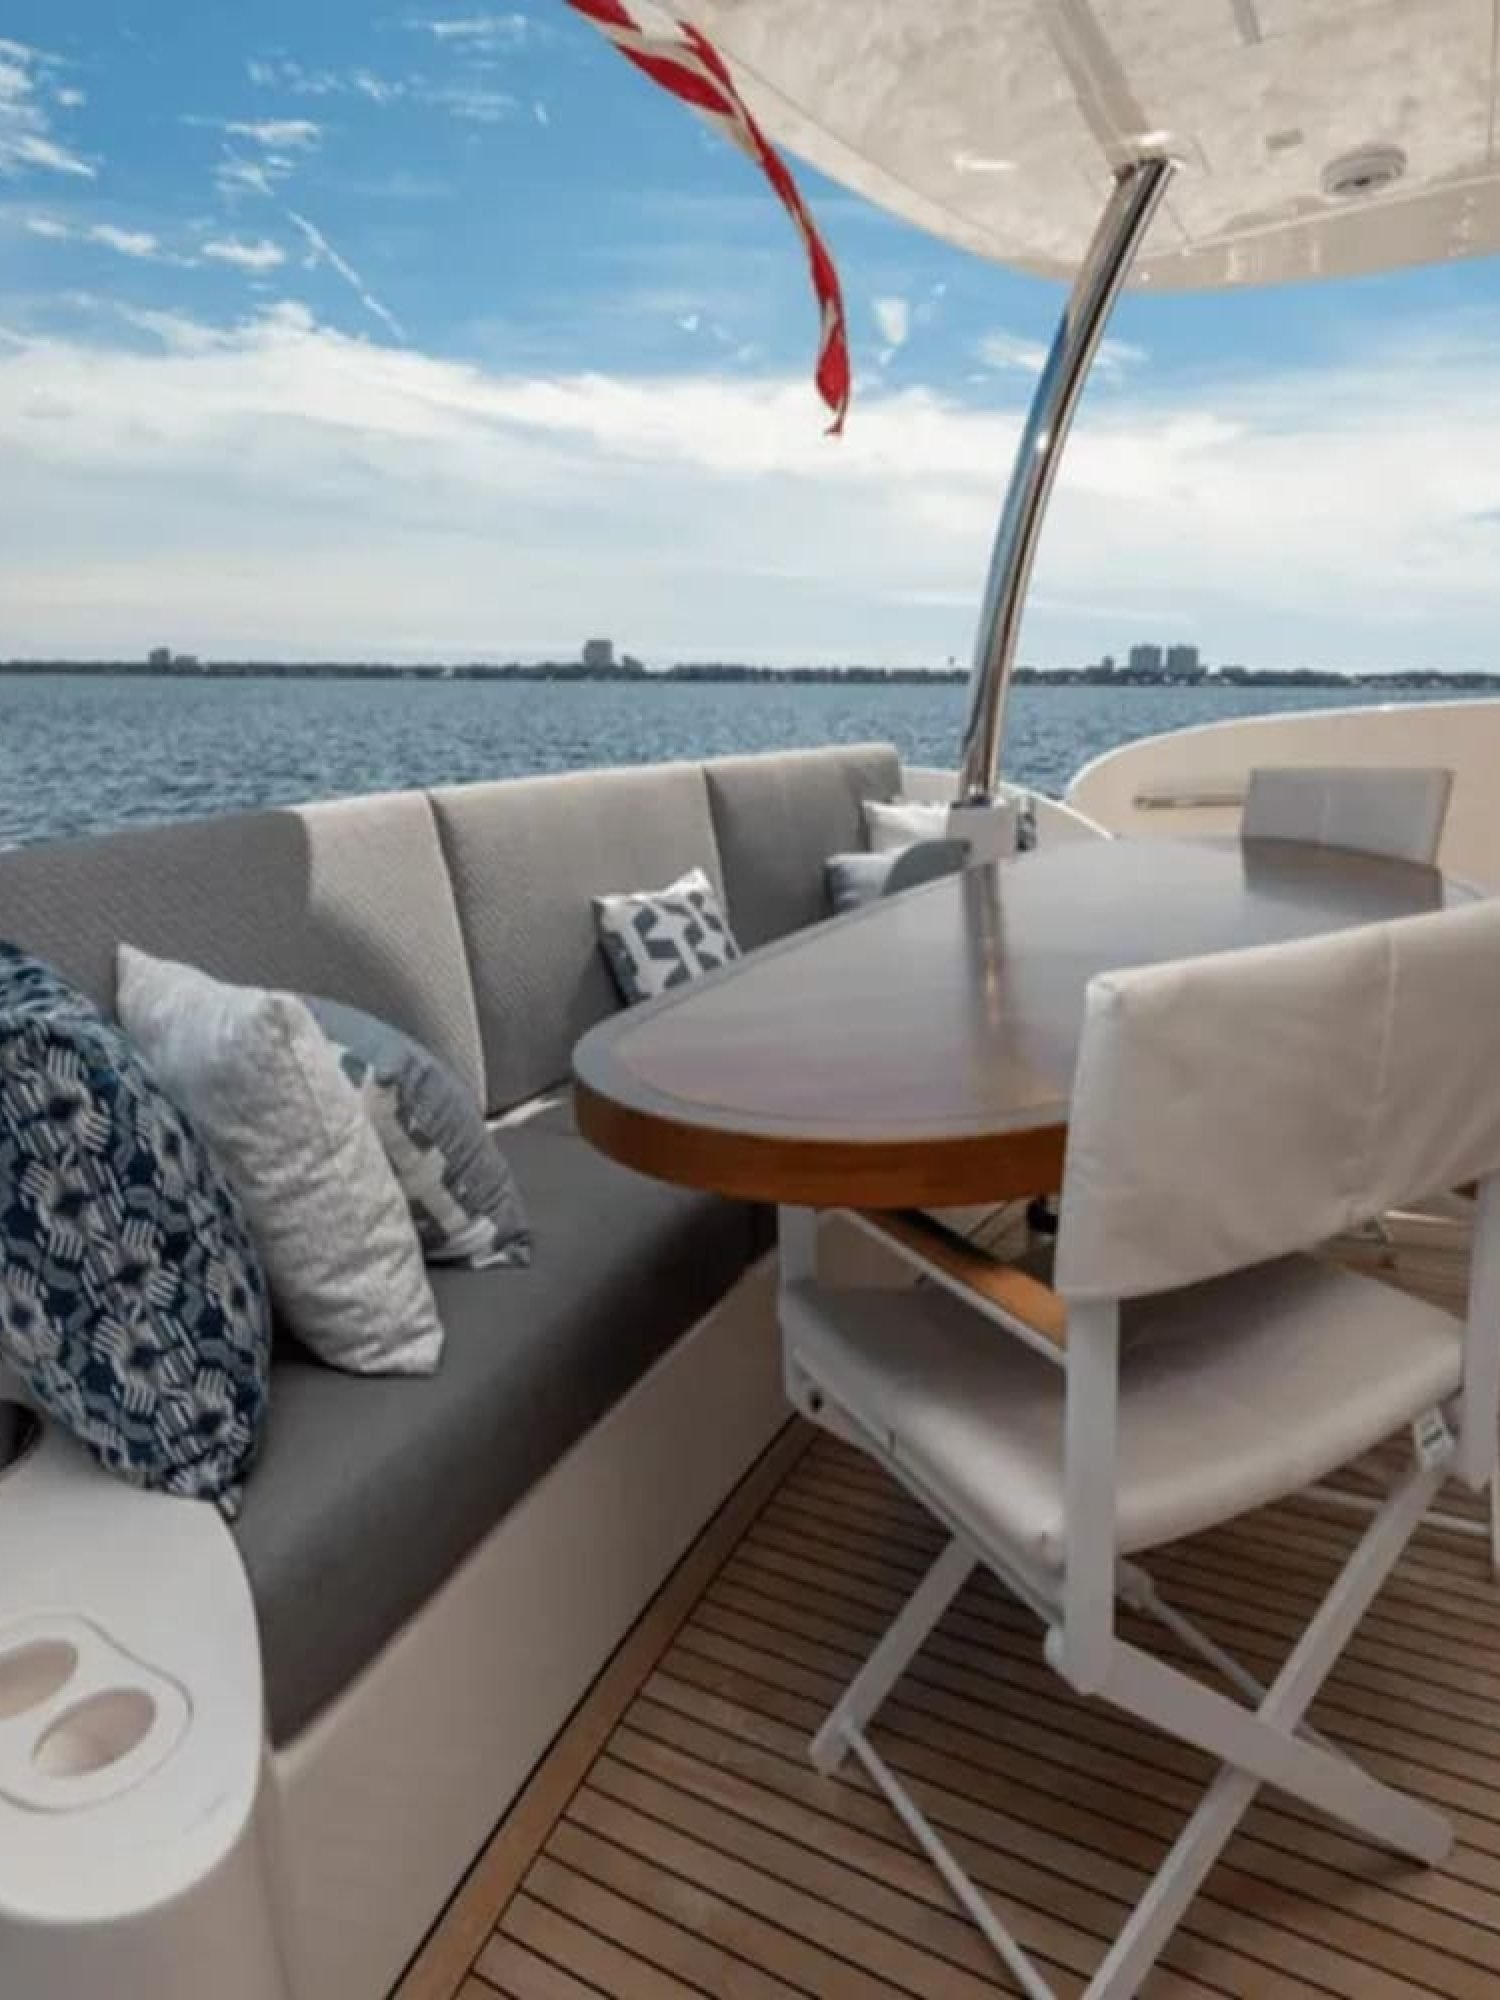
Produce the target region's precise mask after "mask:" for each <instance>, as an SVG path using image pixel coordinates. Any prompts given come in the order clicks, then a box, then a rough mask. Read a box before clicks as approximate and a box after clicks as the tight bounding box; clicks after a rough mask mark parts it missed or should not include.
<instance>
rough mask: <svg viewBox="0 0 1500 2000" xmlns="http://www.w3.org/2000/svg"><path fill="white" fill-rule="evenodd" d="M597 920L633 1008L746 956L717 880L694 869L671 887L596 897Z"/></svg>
mask: <svg viewBox="0 0 1500 2000" xmlns="http://www.w3.org/2000/svg"><path fill="white" fill-rule="evenodd" d="M594 921H595V923H596V924H597V925H598V928H599V942H600V944H601V945H602V946H603V947H604V955H605V957H606V958H607V959H608V960H609V968H610V971H611V972H612V973H613V974H614V976H615V984H616V985H617V986H618V987H619V989H620V997H621V999H622V1000H624V1001H625V1003H626V1005H627V1006H633V1005H634V1004H635V1002H636V1001H638V1000H655V999H656V998H657V997H658V996H659V995H660V994H662V993H665V992H666V991H667V990H668V988H669V987H673V986H685V985H686V984H687V983H688V981H689V980H690V979H697V978H699V977H700V976H701V975H702V974H703V973H705V972H716V971H717V970H718V968H719V967H720V966H721V965H728V964H729V962H730V960H731V959H736V958H738V957H739V955H740V948H739V946H738V945H737V944H736V943H735V941H734V933H733V932H732V931H731V930H730V928H729V924H728V921H727V919H726V918H725V915H724V912H723V910H722V909H720V907H719V899H718V897H717V896H716V895H715V894H714V887H713V884H712V882H710V881H709V879H708V877H707V876H706V875H705V874H704V872H703V870H702V869H701V868H692V869H689V871H688V873H687V874H686V875H680V876H679V877H678V878H677V880H676V881H675V882H671V883H668V885H667V887H666V888H665V889H646V890H642V891H640V892H639V893H638V894H635V895H629V896H596V897H595V898H594Z"/></svg>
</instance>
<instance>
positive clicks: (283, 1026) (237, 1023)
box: [118, 944, 443, 1375]
mask: <svg viewBox="0 0 1500 2000" xmlns="http://www.w3.org/2000/svg"><path fill="white" fill-rule="evenodd" d="M118 1008H119V1015H120V1021H121V1024H122V1025H123V1027H124V1029H125V1031H126V1033H127V1034H128V1035H129V1036H130V1038H131V1039H132V1041H134V1042H135V1044H136V1046H137V1047H138V1048H139V1049H140V1051H141V1053H142V1055H143V1056H144V1057H145V1058H146V1061H147V1063H148V1064H149V1065H150V1067H151V1069H152V1070H153V1071H154V1072H155V1075H156V1078H157V1081H158V1082H159V1083H160V1085H161V1087H162V1089H163V1090H164V1091H165V1092H166V1094H167V1095H168V1097H170V1098H172V1099H173V1101H174V1102H175V1103H176V1104H177V1105H178V1106H179V1108H180V1109H181V1110H183V1111H185V1112H186V1113H187V1115H188V1117H189V1118H191V1119H192V1121H193V1122H194V1124H195V1125H196V1126H197V1127H198V1129H199V1131H200V1132H201V1133H202V1134H203V1136H204V1138H205V1139H206V1140H207V1142H208V1144H209V1146H210V1147H211V1148H212V1149H213V1151H214V1153H215V1154H216V1155H217V1157H218V1159H219V1161H220V1164H221V1165H222V1166H223V1168H224V1170H225V1172H226V1173H227V1174H228V1176H229V1178H230V1180H231V1181H232V1182H233V1184H234V1187H235V1190H236V1192H237V1193H238V1195H239V1197H240V1200H241V1202H242V1203H243V1204H244V1209H245V1213H246V1216H247V1218H248V1220H249V1223H250V1228H251V1232H252V1234H253V1235H254V1237H255V1242H256V1247H257V1248H258V1250H259V1251H260V1254H261V1259H262V1262H263V1263H264V1265H265V1270H266V1276H267V1278H268V1279H269V1281H270V1286H271V1295H272V1297H273V1299H274V1300H275V1302H276V1305H277V1307H278V1308H279V1309H280V1311H281V1313H282V1314H283V1316H284V1317H285V1320H286V1323H287V1325H288V1326H289V1327H290V1329H291V1330H292V1332H293V1333H295V1334H296V1335H297V1336H298V1338H299V1339H300V1340H302V1341H303V1342H304V1343H305V1344H306V1346H307V1347H309V1348H310V1349H311V1350H312V1352H313V1353H314V1354H316V1355H317V1356H318V1358H319V1360H321V1361H326V1362H328V1363H329V1364H330V1365H331V1366H332V1367H335V1368H345V1369H348V1370H349V1371H350V1372H351V1373H353V1374H356V1375H430V1374H431V1373H432V1371H433V1369H434V1368H436V1366H437V1364H438V1360H439V1357H440V1356H441V1354H442V1350H443V1329H442V1324H441V1322H440V1321H439V1319H438V1315H437V1307H436V1304H435V1303H434V1301H433V1296H432V1287H431V1285H430V1284H429V1283H428V1280H427V1273H426V1270H425V1269H424V1267H423V1263H422V1249H421V1245H420V1243H419V1242H418V1241H417V1232H416V1229H415V1227H414V1225H413V1223H412V1219H411V1214H410V1211H409V1210H408V1208H407V1205H406V1197H405V1196H404V1195H403V1193H402V1192H401V1187H400V1184H399V1182H398V1181H397V1179H396V1176H395V1174H394V1173H393V1172H392V1170H391V1166H390V1163H389V1161H388V1160H387V1159H386V1156H385V1153H384V1151H383V1150H382V1148H381V1144H380V1140H379V1138H378V1137H377V1135H376V1132H375V1128H374V1126H373V1125H372V1124H371V1123H370V1120H369V1118H368V1117H367V1115H366V1113H365V1111H364V1109H363V1107H362V1106H361V1104H360V1101H359V1098H358V1097H357V1096H356V1095H355V1093H354V1092H353V1091H352V1090H351V1089H350V1088H349V1085H348V1083H347V1082H346V1081H345V1078H344V1075H343V1072H342V1070H341V1069H340V1067H339V1059H338V1055H337V1053H336V1051H335V1050H334V1048H333V1046H332V1044H331V1043H330V1042H329V1041H328V1039H327V1037H326V1036H325V1035H324V1033H323V1031H322V1029H321V1028H319V1026H318V1024H317V1022H316V1021H315V1020H314V1019H313V1017H312V1014H311V1013H310V1012H309V1010H308V1008H307V1007H306V1006H305V1005H304V1003H303V1002H302V1001H301V1000H299V999H297V998H296V996H295V995H294V994H290V993H274V992H266V991H264V990H263V989H260V988H257V987H253V986H227V985H225V984H224V983H223V982H222V981H221V980H217V979H211V978H210V977H209V976H208V974H207V973H205V972H199V971H198V970H197V969H196V967H194V966H190V965H176V964H173V963H172V962H171V961H170V960H168V959H160V958H151V957H149V956H148V955H147V954H146V953H145V952H142V951H136V950H135V949H134V948H133V947H132V946H130V945H128V944H122V945H121V946H120V951H119V997H118Z"/></svg>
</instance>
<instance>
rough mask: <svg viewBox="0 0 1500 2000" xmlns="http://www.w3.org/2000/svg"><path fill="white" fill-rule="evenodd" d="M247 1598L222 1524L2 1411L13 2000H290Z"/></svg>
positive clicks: (0, 1930) (5, 1864)
mask: <svg viewBox="0 0 1500 2000" xmlns="http://www.w3.org/2000/svg"><path fill="white" fill-rule="evenodd" d="M270 1801H271V1790H270V1787H269V1784H268V1783H267V1774H266V1764H265V1756H264V1750H263V1728H262V1703H261V1685H260V1664H259V1647H258V1644H257V1639H256V1631H255V1620H254V1613H253V1610H252V1606H251V1602H250V1594H249V1590H248V1588H247V1586H246V1583H245V1579H244V1574H243V1571H242V1570H241V1567H240V1563H239V1558H238V1556H237V1554H236V1551H235V1547H234V1543H233V1541H232V1540H231V1538H230V1535H229V1533H228V1531H227V1529H226V1528H225V1526H224V1524H223V1522H222V1521H221V1520H220V1518H219V1516H218V1515H217V1513H215V1512H214V1510H213V1509H212V1508H210V1507H206V1506H203V1505H201V1504H198V1503H195V1502H191V1501H186V1500H171V1499H166V1498H163V1497H161V1496H159V1495H155V1494H147V1493H140V1492H137V1491H136V1490H135V1489H133V1488H131V1487H128V1486H125V1485H122V1484H121V1482H120V1481H118V1480H117V1479H113V1478H111V1477H109V1476H108V1475H106V1474H105V1473H103V1472H101V1471H99V1470H98V1469H97V1468H95V1467H94V1466H93V1465H92V1464H90V1463H89V1461H88V1460H87V1459H86V1458H85V1457H84V1455H83V1453H82V1452H81V1451H80V1450H79V1449H78V1448H77V1447H76V1446H75V1445H73V1444H72V1443H71V1442H70V1441H69V1440H67V1439H65V1438H63V1437H61V1436H60V1435H58V1433H57V1432H55V1431H53V1430H50V1429H48V1428H47V1427H46V1426H45V1425H42V1426H37V1425H35V1424H34V1423H33V1421H32V1420H31V1418H30V1415H29V1413H26V1412H23V1411H21V1410H19V1409H18V1408H17V1406H16V1405H15V1404H14V1403H0V1993H3V1994H4V1995H5V2000H83V1996H84V1995H86V1994H88V1995H91V1994H108V1995H109V1996H110V2000H164V1996H166V1995H169V1994H175V1993H179V1992H182V1991H183V1990H184V1988H183V1986H182V1984H181V1977H182V1973H183V1969H184V1968H185V1967H189V1966H191V1967H194V1968H196V1969H197V1974H198V1976H200V1977H201V1979H202V1981H203V1984H202V1987H201V1989H200V1990H202V1991H204V1992H208V1991H212V1993H213V1995H214V2000H285V1996H286V1995H288V1994H289V1992H290V1990H291V1989H290V1986H289V1983H288V1979H287V1976H286V1971H285V1967H284V1965H283V1962H282V1958H281V1953H280V1949H279V1946H278V1943H277V1922H276V1908H277V1900H278V1899H277V1896H276V1891H275V1887H274V1884H273V1881H272V1870H271V1856H272V1853H273V1843H272V1842H271V1840H270V1839H269V1838H268V1837H267V1831H268V1830H267V1826H266V1817H267V1814H268V1812H269V1810H270Z"/></svg>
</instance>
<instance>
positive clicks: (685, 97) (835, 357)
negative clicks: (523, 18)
mask: <svg viewBox="0 0 1500 2000" xmlns="http://www.w3.org/2000/svg"><path fill="white" fill-rule="evenodd" d="M565 4H566V5H567V6H569V7H571V8H572V9H573V11H574V12H575V13H577V14H582V15H583V16H584V18H585V19H586V20H589V21H592V22H593V24H594V26H595V27H596V28H598V30H599V31H600V33H601V34H603V35H606V36H608V38H609V40H610V41H612V42H613V43H614V45H615V47H616V48H617V49H618V50H619V51H620V53H621V55H622V56H624V57H625V58H626V60H627V61H629V62H632V63H634V64H635V66H636V68H637V69H639V70H643V71H644V72H645V74H646V75H647V76H649V77H650V78H651V80H652V82H653V83H659V84H660V85H661V87H662V88H663V89H664V90H669V91H671V93H672V95H673V96H674V97H678V98H681V99H682V101H683V103H685V104H690V105H691V106H692V107H693V109H694V110H695V111H697V112H700V113H701V114H702V115H703V116H704V117H705V118H706V119H708V121H709V122H710V123H711V124H713V125H715V126H717V128H718V129H719V131H721V132H722V133H723V135H724V137H725V138H726V139H730V140H732V141H733V143H734V144H735V145H736V146H738V147H739V148H740V149H741V151H742V152H745V153H748V154H749V155H750V158H751V159H752V160H754V161H755V163H756V165H757V166H758V167H759V168H760V170H761V172H762V173H763V174H764V175H765V177H766V179H767V180H768V181H769V182H770V183H771V186H772V187H773V188H774V189H775V190H776V193H777V195H778V196H779V197H780V199H781V204H782V206H783V207H784V208H785V209H786V212H787V214H788V215H789V216H790V217H791V218H792V221H793V222H794V223H795V224H796V227H797V233H798V235H799V236H800V237H801V238H802V241H803V244H804V245H805V246H806V249H807V261H808V266H809V269H810V270H811V273H812V283H813V292H814V294H815V296H816V298H817V302H818V315H819V327H820V331H819V339H818V366H817V370H816V377H815V379H816V381H817V385H818V394H819V395H820V396H821V397H822V399H823V401H824V402H825V403H826V404H827V405H828V408H829V409H830V410H831V411H832V413H833V422H832V423H831V424H830V425H829V427H828V428H829V430H830V431H831V432H833V433H834V434H835V435H836V434H837V433H838V432H839V431H841V430H842V429H843V427H844V415H845V412H846V411H847V410H848V408H849V390H850V376H849V336H848V328H847V325H846V322H845V318H844V295H843V292H842V290H841V288H840V285H839V274H838V271H837V270H836V269H835V267H834V262H833V258H832V257H831V256H830V255H829V253H828V246H827V244H826V243H825V242H824V241H823V238H822V236H821V235H820V234H819V232H818V227H817V224H816V223H815V222H814V221H813V219H812V215H811V213H810V211H809V209H808V206H807V203H806V202H805V201H804V200H803V199H802V195H801V192H800V190H799V189H798V187H797V183H796V182H795V181H794V180H793V178H792V175H791V170H790V169H789V168H788V166H787V164H786V162H785V161H784V160H783V159H782V158H781V156H780V154H779V153H778V152H777V151H776V149H775V148H774V147H773V146H772V144H771V142H770V141H769V140H768V139H767V137H766V135H765V134H764V132H762V131H761V129H760V127H759V125H757V124H756V122H755V120H754V119H753V118H752V117H751V115H750V111H749V107H748V106H747V105H746V103H745V101H744V99H743V98H742V97H741V96H740V94H739V91H738V90H737V89H736V88H735V83H734V79H733V77H732V76H731V75H730V74H729V69H728V66H727V64H726V63H725V61H724V58H723V57H722V56H721V55H720V54H719V52H718V50H717V49H716V48H715V47H714V46H713V44H712V42H710V41H709V39H708V37H707V36H706V35H704V34H702V33H701V32H700V31H699V30H698V29H697V28H695V27H694V26H693V25H692V24H691V23H690V22H687V21H675V22H673V24H672V32H671V33H670V34H657V33H649V32H648V31H647V30H646V29H644V28H643V27H642V26H641V25H640V23H639V22H638V21H637V20H636V19H635V17H634V16H633V15H632V14H631V12H630V11H629V9H628V8H627V7H626V6H625V5H624V4H623V0H565Z"/></svg>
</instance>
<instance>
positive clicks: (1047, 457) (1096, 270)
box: [959, 159, 1174, 805]
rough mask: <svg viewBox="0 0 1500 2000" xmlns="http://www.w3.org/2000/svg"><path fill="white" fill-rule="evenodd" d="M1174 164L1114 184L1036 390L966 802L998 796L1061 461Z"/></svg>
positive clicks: (1125, 171)
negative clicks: (1029, 593)
mask: <svg viewBox="0 0 1500 2000" xmlns="http://www.w3.org/2000/svg"><path fill="white" fill-rule="evenodd" d="M1173 166H1174V162H1173V161H1171V160H1169V159H1150V160H1136V161H1135V162H1133V164H1131V165H1130V166H1128V167H1122V168H1121V169H1120V171H1119V172H1118V174H1117V175H1116V176H1115V187H1114V192H1113V194H1111V196H1110V198H1109V205H1108V207H1107V208H1106V209H1105V211H1104V213H1103V215H1102V216H1100V218H1099V226H1098V228H1097V229H1096V230H1095V231H1094V237H1093V241H1092V242H1091V243H1090V245H1089V251H1088V255H1087V257H1086V258H1085V259H1084V262H1083V265H1082V267H1081V268H1080V270H1079V273H1078V277H1077V279H1076V280H1075V282H1074V285H1073V290H1072V293H1071V295H1070V297H1069V299H1068V303H1067V305H1066V306H1065V307H1064V309H1063V316H1062V318H1061V320H1060V321H1059V322H1058V327H1057V332H1056V333H1055V334H1054V336H1053V339H1052V348H1051V351H1050V352H1049V354H1048V356H1047V365H1046V367H1045V368H1044V369H1043V370H1042V379H1041V380H1040V382H1038V383H1037V387H1036V394H1035V396H1034V397H1033V398H1032V402H1031V409H1030V411H1029V412H1028V414H1027V418H1026V428H1025V430H1024V431H1023V432H1022V433H1021V443H1020V446H1019V448H1018V450H1017V452H1016V462H1015V467H1014V470H1013V471H1012V473H1011V476H1010V486H1009V489H1008V490H1007V492H1006V495H1005V510H1004V512H1003V513H1002V514H1001V516H1000V526H999V529H998V530H997V532H996V535H995V549H994V554H993V555H992V556H991V557H990V573H989V580H988V582H987V583H986V585H985V592H984V609H983V610H982V612H981V613H980V618H979V637H978V640H977V642H976V644H975V649H974V670H973V675H972V678H971V681H970V686H971V688H972V690H973V693H972V695H971V699H970V708H969V724H968V728H967V730H966V731H965V733H964V744H963V765H962V782H961V786H960V790H959V801H960V803H961V804H964V805H983V804H987V803H988V802H989V801H990V800H991V799H992V798H993V797H994V794H995V785H996V781H997V779H998V778H999V775H1000V738H1001V734H1002V732H1003V730H1004V726H1005V704H1006V699H1007V697H1008V695H1009V693H1010V677H1011V670H1012V668H1013V666H1014V664H1015V656H1016V640H1017V638H1018V637H1019V635H1020V630H1021V612H1022V608H1023V606H1024V604H1025V601H1026V586H1027V584H1028V583H1029V581H1030V579H1031V565H1032V561H1033V559H1034V557H1035V555H1036V546H1037V542H1038V540H1039V538H1040V536H1041V532H1042V520H1043V518H1044V516H1045V514H1046V511H1047V501H1048V499H1049V498H1050V496H1051V493H1052V482H1053V480H1054V479H1055V478H1056V476H1057V465H1058V460H1059V459H1060V458H1061V456H1062V450H1063V446H1064V445H1065V444H1066V442H1067V438H1068V431H1069V428H1070V426H1071V424H1072V422H1073V412H1074V411H1075V410H1076V409H1077V407H1078V399H1079V397H1080V396H1081V395H1082V393H1083V386H1084V383H1085V382H1086V381H1087V380H1088V373H1089V369H1090V367H1091V366H1092V365H1093V360H1094V356H1095V354H1096V353H1097V352H1098V348H1099V341H1100V339H1101V337H1102V335H1103V333H1104V328H1105V324H1106V322H1107V321H1108V319H1109V315H1110V311H1111V309H1112V308H1113V306H1114V303H1115V300H1116V298H1117V297H1118V296H1119V292H1120V288H1121V286H1122V285H1123V284H1124V282H1125V279H1126V276H1127V274H1128V273H1129V270H1130V266H1131V264H1132V263H1133V262H1134V260H1135V254H1136V251H1137V250H1138V249H1139V248H1140V244H1141V239H1142V237H1144V235H1145V233H1146V231H1147V229H1148V228H1149V226H1150V223H1151V218H1152V216H1153V215H1155V213H1156V209H1157V204H1158V203H1159V202H1160V200H1161V198H1162V196H1163V194H1164V193H1165V192H1166V187H1167V182H1168V181H1169V180H1170V179H1171V177H1172V171H1173Z"/></svg>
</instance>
